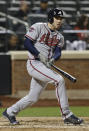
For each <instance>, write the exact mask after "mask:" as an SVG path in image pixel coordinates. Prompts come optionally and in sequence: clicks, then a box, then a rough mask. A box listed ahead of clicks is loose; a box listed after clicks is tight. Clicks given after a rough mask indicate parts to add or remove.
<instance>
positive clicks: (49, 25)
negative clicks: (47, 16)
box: [48, 23, 56, 31]
mask: <svg viewBox="0 0 89 131" xmlns="http://www.w3.org/2000/svg"><path fill="white" fill-rule="evenodd" d="M48 27H49V29H50V30H52V31H55V30H56V29H55V28H54V26H53V25H52V24H50V23H48Z"/></svg>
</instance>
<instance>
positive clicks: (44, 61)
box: [38, 53, 48, 65]
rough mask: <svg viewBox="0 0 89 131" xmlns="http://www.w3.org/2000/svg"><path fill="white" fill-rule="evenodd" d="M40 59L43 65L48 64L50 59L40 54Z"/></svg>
mask: <svg viewBox="0 0 89 131" xmlns="http://www.w3.org/2000/svg"><path fill="white" fill-rule="evenodd" d="M38 58H39V59H40V61H41V62H42V63H44V64H45V65H46V64H47V61H48V59H47V58H46V57H45V56H44V55H43V54H41V53H39V55H38Z"/></svg>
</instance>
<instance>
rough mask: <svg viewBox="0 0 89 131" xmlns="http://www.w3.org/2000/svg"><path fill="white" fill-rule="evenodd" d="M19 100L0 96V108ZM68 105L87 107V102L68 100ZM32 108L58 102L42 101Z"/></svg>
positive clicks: (54, 104) (56, 104)
mask: <svg viewBox="0 0 89 131" xmlns="http://www.w3.org/2000/svg"><path fill="white" fill-rule="evenodd" d="M18 100H19V98H13V97H11V96H3V95H2V96H0V107H9V106H11V105H12V104H14V103H15V102H17V101H18ZM69 105H70V106H89V100H87V99H85V100H78V99H77V100H69ZM33 106H36V107H40V106H42V107H44V106H45V107H46V106H58V101H57V100H56V99H51V100H49V99H44V100H39V101H38V102H37V103H36V104H34V105H33Z"/></svg>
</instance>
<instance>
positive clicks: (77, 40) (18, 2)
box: [0, 0, 89, 104]
mask: <svg viewBox="0 0 89 131" xmlns="http://www.w3.org/2000/svg"><path fill="white" fill-rule="evenodd" d="M55 7H58V8H60V9H62V10H63V12H64V16H65V18H64V19H63V23H62V26H61V28H60V30H59V32H61V33H62V34H63V35H64V38H65V44H64V47H63V49H62V50H63V51H64V54H65V51H68V53H69V52H71V51H73V53H72V52H71V53H69V55H68V54H67V55H68V56H67V58H66V57H64V59H63V60H61V62H60V63H57V65H59V64H60V66H61V67H63V65H64V64H65V65H64V69H65V70H66V71H68V72H69V73H72V75H75V77H77V78H78V79H79V81H78V83H77V84H75V85H73V84H69V83H70V82H67V83H68V87H67V88H68V89H72V91H73V89H74V92H72V94H74V100H75V97H76V98H77V99H79V100H80V98H82V96H83V94H84V89H85V96H84V100H87V101H89V96H88V91H89V90H88V89H89V84H88V83H89V82H88V81H89V80H88V78H89V62H88V61H89V57H88V56H89V54H88V53H86V52H85V51H87V52H88V50H89V0H0V94H1V95H8V94H12V95H13V96H14V97H15V96H19V97H22V96H23V95H24V94H26V93H27V92H25V91H23V92H20V91H21V90H27V91H28V90H29V76H28V75H27V72H26V60H27V54H26V53H24V52H23V51H25V49H24V46H23V43H24V35H25V34H26V31H27V30H28V29H29V27H30V26H31V25H32V24H34V23H36V22H47V14H48V11H49V9H50V8H55ZM10 51H15V53H8V52H10ZM18 51H20V52H22V53H20V52H19V53H18ZM79 51H82V52H84V53H83V55H82V53H80V54H78V53H79ZM74 52H75V53H74ZM76 52H77V55H78V56H79V57H77V55H76ZM71 54H72V55H74V56H73V57H71V61H70V58H69V57H70V56H71ZM25 56H26V57H25ZM65 56H66V54H65ZM80 56H81V57H80ZM65 59H66V60H65ZM70 62H71V64H69V63H70ZM65 67H66V68H65ZM81 81H82V82H83V84H82V83H81ZM84 82H85V83H84ZM71 87H72V88H71ZM50 89H51V88H50ZM52 89H53V90H54V88H52ZM75 89H78V90H79V93H80V90H81V89H82V90H81V96H80V95H79V93H78V90H76V91H75ZM18 90H19V92H17V91H18ZM48 90H49V89H48ZM21 93H22V94H21ZM76 93H77V96H76V95H75V94H76ZM86 93H87V95H86ZM16 94H18V95H16ZM70 94H71V93H70V92H69V96H70V99H71V97H72V95H70ZM46 96H48V94H47V95H46ZM78 96H79V97H78ZM44 98H46V97H44ZM54 98H55V97H54V95H53V96H52V97H51V99H54ZM0 100H1V101H2V100H3V98H2V97H1V96H0ZM5 101H6V99H5ZM82 102H83V101H82ZM54 103H55V102H54ZM83 104H85V101H84V102H83Z"/></svg>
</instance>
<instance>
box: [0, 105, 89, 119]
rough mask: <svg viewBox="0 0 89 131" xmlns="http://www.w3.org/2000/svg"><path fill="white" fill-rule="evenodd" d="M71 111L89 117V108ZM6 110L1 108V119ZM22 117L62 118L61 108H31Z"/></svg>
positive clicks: (22, 113)
mask: <svg viewBox="0 0 89 131" xmlns="http://www.w3.org/2000/svg"><path fill="white" fill-rule="evenodd" d="M70 109H71V111H72V112H73V113H74V114H76V115H77V116H80V117H89V107H88V106H85V107H80V106H79V107H74V106H73V107H70ZM4 110H5V109H3V108H0V117H1V116H2V112H3V111H4ZM18 116H20V117H39V116H50V117H52V116H61V114H60V110H59V107H31V108H27V109H25V110H23V111H21V112H20V113H19V114H18Z"/></svg>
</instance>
